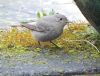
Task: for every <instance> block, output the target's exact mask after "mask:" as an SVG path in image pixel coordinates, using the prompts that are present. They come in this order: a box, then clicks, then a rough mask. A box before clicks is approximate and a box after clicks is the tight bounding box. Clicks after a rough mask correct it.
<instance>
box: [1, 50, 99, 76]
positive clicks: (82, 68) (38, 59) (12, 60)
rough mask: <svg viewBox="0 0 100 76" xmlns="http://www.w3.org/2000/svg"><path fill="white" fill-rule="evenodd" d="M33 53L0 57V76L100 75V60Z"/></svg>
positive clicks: (50, 52)
mask: <svg viewBox="0 0 100 76" xmlns="http://www.w3.org/2000/svg"><path fill="white" fill-rule="evenodd" d="M34 53H35V52H34V51H30V52H29V53H24V54H21V55H17V56H14V57H9V56H3V55H0V76H48V75H49V76H71V75H83V74H100V59H94V60H93V59H92V58H91V57H90V58H88V59H83V57H82V54H79V55H68V54H65V53H63V52H62V51H61V50H58V51H56V52H55V53H54V52H52V51H50V50H44V49H43V50H41V52H39V53H37V54H36V55H34ZM96 76H97V75H96ZM98 76H99V75H98Z"/></svg>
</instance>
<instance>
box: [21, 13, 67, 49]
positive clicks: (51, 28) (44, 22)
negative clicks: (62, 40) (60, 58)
mask: <svg viewBox="0 0 100 76" xmlns="http://www.w3.org/2000/svg"><path fill="white" fill-rule="evenodd" d="M67 23H68V19H67V17H66V16H64V15H62V14H54V15H50V16H44V17H42V18H40V19H39V20H37V21H36V24H34V25H32V24H23V25H21V26H22V27H25V28H27V29H29V30H31V33H32V37H34V39H35V40H37V41H38V43H39V45H41V44H40V42H47V41H50V43H52V44H53V45H55V46H56V47H58V46H57V45H56V44H55V43H53V42H52V40H54V39H56V38H58V37H59V36H60V35H61V34H62V33H63V29H64V26H65V25H66V24H67Z"/></svg>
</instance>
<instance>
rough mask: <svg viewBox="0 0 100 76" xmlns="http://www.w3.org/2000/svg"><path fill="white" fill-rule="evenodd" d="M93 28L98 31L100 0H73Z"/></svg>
mask: <svg viewBox="0 0 100 76" xmlns="http://www.w3.org/2000/svg"><path fill="white" fill-rule="evenodd" d="M74 1H75V2H76V4H77V6H78V7H79V9H80V10H81V12H82V13H83V15H84V16H85V17H86V18H87V20H88V21H89V22H90V24H91V25H92V26H94V28H96V29H97V31H98V32H99V33H100V0H74Z"/></svg>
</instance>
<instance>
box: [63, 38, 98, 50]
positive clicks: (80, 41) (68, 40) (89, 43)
mask: <svg viewBox="0 0 100 76" xmlns="http://www.w3.org/2000/svg"><path fill="white" fill-rule="evenodd" d="M64 40H65V39H64ZM65 41H78V42H79V41H80V42H87V43H89V44H90V45H92V46H93V47H94V48H95V49H96V50H97V51H98V52H100V51H99V49H98V48H97V47H96V46H95V45H94V44H92V43H91V42H89V41H88V40H65Z"/></svg>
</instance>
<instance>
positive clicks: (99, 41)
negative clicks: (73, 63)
mask: <svg viewBox="0 0 100 76" xmlns="http://www.w3.org/2000/svg"><path fill="white" fill-rule="evenodd" d="M22 29H25V28H22ZM53 42H54V43H56V44H57V45H58V46H59V47H60V48H61V49H58V48H56V47H55V46H54V45H52V44H51V43H49V42H41V47H42V48H41V47H40V46H39V45H38V43H37V41H35V40H34V38H32V35H31V32H30V31H29V30H28V29H25V30H23V31H22V30H19V29H18V28H11V30H9V31H1V32H0V55H1V56H6V57H15V56H17V55H22V54H25V53H30V52H32V53H33V57H36V56H38V55H39V53H40V52H41V50H42V49H45V50H49V51H48V52H47V53H46V56H48V57H49V56H52V54H55V55H56V54H57V53H59V51H62V52H64V53H65V54H68V55H70V56H72V55H76V56H77V55H79V54H82V55H83V58H85V59H86V58H90V57H92V58H93V59H96V58H100V51H99V50H100V35H99V34H98V33H97V32H96V31H95V30H94V28H93V27H92V26H88V25H87V24H85V23H73V24H69V25H68V26H67V27H66V28H65V29H64V32H63V34H62V35H61V36H60V37H59V38H58V39H56V40H53Z"/></svg>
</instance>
